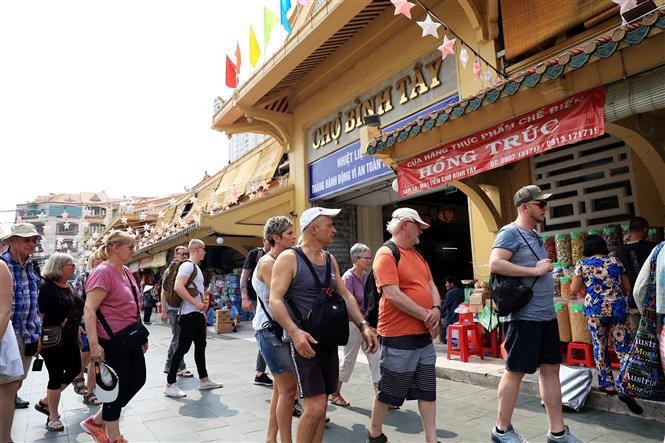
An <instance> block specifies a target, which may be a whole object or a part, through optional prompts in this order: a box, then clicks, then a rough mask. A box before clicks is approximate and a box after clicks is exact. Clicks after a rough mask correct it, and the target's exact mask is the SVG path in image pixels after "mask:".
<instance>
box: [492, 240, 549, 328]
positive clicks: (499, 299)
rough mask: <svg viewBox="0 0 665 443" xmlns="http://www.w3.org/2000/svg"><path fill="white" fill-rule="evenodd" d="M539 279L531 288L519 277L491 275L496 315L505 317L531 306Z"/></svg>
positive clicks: (527, 243)
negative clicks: (534, 289)
mask: <svg viewBox="0 0 665 443" xmlns="http://www.w3.org/2000/svg"><path fill="white" fill-rule="evenodd" d="M516 229H517V233H518V234H519V235H520V236H521V237H522V239H523V240H524V243H526V245H527V246H528V247H529V249H530V250H531V252H533V255H535V256H536V259H537V260H540V259H539V258H538V254H536V252H535V251H534V250H533V248H532V247H531V245H530V244H529V242H528V241H527V240H526V238H525V237H524V235H523V234H522V232H520V229H519V228H516ZM538 278H540V277H536V279H535V280H534V281H533V283H532V284H531V286H526V285H525V284H524V283H523V282H522V280H521V279H520V278H519V277H507V276H504V275H499V274H492V275H490V287H491V295H492V300H494V304H495V305H496V308H495V311H496V313H497V314H498V315H499V316H501V317H503V316H506V315H508V314H510V313H511V312H515V311H519V310H520V309H522V308H523V307H525V306H526V305H527V304H529V302H530V301H531V299H532V298H533V285H535V284H536V281H538Z"/></svg>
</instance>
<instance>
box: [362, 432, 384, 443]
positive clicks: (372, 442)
mask: <svg viewBox="0 0 665 443" xmlns="http://www.w3.org/2000/svg"><path fill="white" fill-rule="evenodd" d="M366 441H367V443H386V442H387V441H388V437H386V434H381V435H379V436H378V437H372V434H370V433H369V431H368V432H367V440H366Z"/></svg>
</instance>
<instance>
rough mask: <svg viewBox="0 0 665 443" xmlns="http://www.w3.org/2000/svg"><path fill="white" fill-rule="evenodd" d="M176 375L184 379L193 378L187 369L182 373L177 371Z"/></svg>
mask: <svg viewBox="0 0 665 443" xmlns="http://www.w3.org/2000/svg"><path fill="white" fill-rule="evenodd" d="M178 375H179V376H180V377H184V378H192V377H194V374H192V371H190V370H189V369H183V370H182V371H178Z"/></svg>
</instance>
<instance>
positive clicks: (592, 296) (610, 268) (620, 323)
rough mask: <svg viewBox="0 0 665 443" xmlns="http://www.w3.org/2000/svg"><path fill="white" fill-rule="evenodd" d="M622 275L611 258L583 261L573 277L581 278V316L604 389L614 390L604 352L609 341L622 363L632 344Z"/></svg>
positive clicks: (607, 360)
mask: <svg viewBox="0 0 665 443" xmlns="http://www.w3.org/2000/svg"><path fill="white" fill-rule="evenodd" d="M624 273H625V269H624V266H623V264H622V263H621V261H619V259H617V258H616V257H612V256H600V257H599V256H593V257H585V258H583V259H582V260H580V261H579V262H577V265H576V266H575V271H574V275H575V276H576V277H581V278H582V281H583V282H584V286H585V288H586V296H585V297H584V315H585V316H586V318H587V325H588V327H589V333H590V334H591V342H592V344H593V357H594V360H595V361H596V370H597V372H598V384H599V385H600V387H603V388H607V387H612V386H614V375H613V373H612V367H611V366H610V355H609V353H608V352H607V347H608V345H609V344H610V340H612V344H613V345H614V350H615V351H616V354H617V357H618V358H619V360H620V361H621V362H622V363H623V362H624V360H625V359H626V358H628V352H629V351H630V345H631V344H632V338H631V335H630V329H629V326H628V303H627V297H626V294H624V291H623V288H622V286H621V276H622V274H624Z"/></svg>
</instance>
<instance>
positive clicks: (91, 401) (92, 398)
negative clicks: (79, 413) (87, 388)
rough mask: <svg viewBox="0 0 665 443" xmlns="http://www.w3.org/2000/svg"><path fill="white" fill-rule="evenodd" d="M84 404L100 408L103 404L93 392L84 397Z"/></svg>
mask: <svg viewBox="0 0 665 443" xmlns="http://www.w3.org/2000/svg"><path fill="white" fill-rule="evenodd" d="M83 403H85V404H86V405H88V406H99V405H101V404H102V402H101V401H100V400H99V399H98V398H97V396H96V395H95V394H94V393H92V392H91V393H89V394H85V395H84V396H83Z"/></svg>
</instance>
